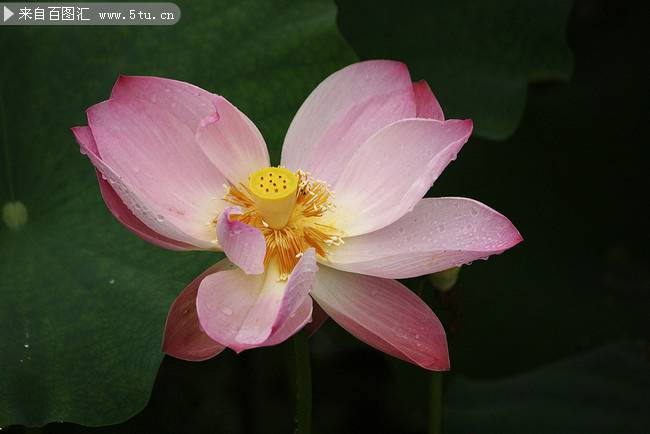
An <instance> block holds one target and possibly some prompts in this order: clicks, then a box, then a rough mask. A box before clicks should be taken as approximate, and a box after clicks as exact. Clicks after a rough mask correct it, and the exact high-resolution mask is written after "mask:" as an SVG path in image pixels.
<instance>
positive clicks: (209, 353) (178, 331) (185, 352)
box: [163, 259, 233, 361]
mask: <svg viewBox="0 0 650 434" xmlns="http://www.w3.org/2000/svg"><path fill="white" fill-rule="evenodd" d="M232 267H233V265H232V264H230V262H229V261H228V260H227V259H224V260H222V261H220V262H219V263H217V264H216V265H214V266H212V267H210V268H208V269H207V270H206V271H205V272H204V273H203V274H201V275H200V276H199V277H197V278H196V279H194V280H193V281H192V283H190V284H189V285H188V286H187V288H185V289H184V290H183V292H181V294H180V295H179V296H178V297H177V298H176V300H175V301H174V303H173V304H172V306H171V308H170V309H169V314H168V315H167V323H166V324H165V335H164V341H163V351H164V352H165V353H167V354H169V355H170V356H173V357H176V358H177V359H182V360H189V361H200V360H206V359H209V358H212V357H214V356H216V355H217V354H219V353H220V352H221V351H223V350H224V349H225V347H224V346H223V345H221V344H220V343H218V342H215V341H214V340H212V339H211V338H210V337H209V336H208V335H206V334H205V332H204V331H203V330H202V329H201V327H200V325H199V318H198V315H197V313H196V294H197V292H198V289H199V284H200V283H201V281H202V280H203V279H204V278H205V277H207V276H209V275H210V274H214V273H218V272H222V271H224V270H228V269H232Z"/></svg>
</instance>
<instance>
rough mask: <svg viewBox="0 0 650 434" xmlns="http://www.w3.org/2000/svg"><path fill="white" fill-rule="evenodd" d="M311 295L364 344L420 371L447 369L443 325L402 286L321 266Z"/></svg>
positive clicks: (392, 281)
mask: <svg viewBox="0 0 650 434" xmlns="http://www.w3.org/2000/svg"><path fill="white" fill-rule="evenodd" d="M311 294H312V297H313V298H314V300H316V302H317V303H318V304H319V305H320V306H321V307H322V308H323V310H325V312H327V314H328V315H329V316H331V317H332V319H333V320H334V321H336V322H337V323H338V324H339V325H341V327H343V328H344V329H346V330H347V331H348V332H350V333H351V334H353V335H354V336H356V337H357V338H359V339H361V340H362V341H364V342H366V343H367V344H368V345H371V346H373V347H375V348H377V349H378V350H380V351H383V352H385V353H387V354H390V355H392V356H395V357H398V358H400V359H402V360H405V361H407V362H410V363H414V364H416V365H419V366H421V367H423V368H425V369H429V370H432V371H446V370H448V369H449V353H448V350H447V339H446V337H445V331H444V329H443V328H442V324H440V321H439V320H438V318H437V317H436V315H435V314H434V313H433V312H432V311H431V309H430V308H429V306H427V305H426V304H425V303H424V302H423V301H422V300H420V299H419V298H418V297H417V296H416V295H415V294H414V293H413V292H411V291H410V290H409V289H408V288H407V287H405V286H404V285H402V284H401V283H399V282H397V281H395V280H390V279H381V278H379V277H374V276H364V275H361V274H353V273H346V272H343V271H338V270H334V269H332V268H328V267H321V270H320V271H319V272H318V275H317V278H316V281H315V283H314V289H313V290H312V292H311Z"/></svg>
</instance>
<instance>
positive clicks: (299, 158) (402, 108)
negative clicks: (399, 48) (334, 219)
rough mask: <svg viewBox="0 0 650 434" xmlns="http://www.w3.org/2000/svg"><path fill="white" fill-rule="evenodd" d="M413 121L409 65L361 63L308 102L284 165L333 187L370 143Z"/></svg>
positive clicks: (332, 77) (329, 82) (325, 84)
mask: <svg viewBox="0 0 650 434" xmlns="http://www.w3.org/2000/svg"><path fill="white" fill-rule="evenodd" d="M411 117H415V100H414V94H413V86H412V84H411V78H410V76H409V73H408V69H407V68H406V66H405V65H404V64H402V63H399V62H393V61H388V60H374V61H367V62H361V63H355V64H353V65H350V66H348V67H346V68H343V69H341V70H340V71H337V72H335V73H334V74H332V75H330V76H329V77H328V78H326V79H325V80H324V81H323V82H322V83H321V84H319V85H318V87H317V88H316V89H315V90H314V91H313V92H312V93H311V95H309V97H308V98H307V99H306V100H305V102H304V103H303V105H302V106H301V107H300V110H298V113H297V114H296V116H295V117H294V119H293V121H292V122H291V126H290V127H289V131H288V132H287V136H286V138H285V141H284V146H283V148H282V164H283V165H285V166H286V167H288V168H289V169H292V170H296V169H302V170H305V171H308V172H311V174H312V175H313V176H314V177H315V178H318V179H322V180H324V181H327V182H329V183H330V184H333V183H334V182H335V181H336V180H337V178H338V176H339V175H340V173H341V171H342V169H343V167H344V163H345V162H346V161H347V160H349V159H350V157H351V156H352V155H353V153H354V152H355V150H356V149H357V148H358V147H359V146H361V144H362V143H364V142H365V140H366V139H367V138H368V137H370V136H371V135H372V134H374V133H375V132H376V131H378V130H379V129H381V128H382V127H384V126H386V125H388V124H390V123H391V122H394V121H396V120H399V119H404V118H411Z"/></svg>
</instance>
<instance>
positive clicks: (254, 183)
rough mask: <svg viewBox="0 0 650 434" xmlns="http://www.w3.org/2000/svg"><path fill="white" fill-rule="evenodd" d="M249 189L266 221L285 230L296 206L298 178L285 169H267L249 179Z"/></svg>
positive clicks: (271, 225)
mask: <svg viewBox="0 0 650 434" xmlns="http://www.w3.org/2000/svg"><path fill="white" fill-rule="evenodd" d="M248 189H249V190H250V192H251V193H252V195H253V200H254V201H255V207H256V208H257V210H258V211H259V213H260V214H261V215H262V217H263V218H264V221H265V222H266V223H267V224H268V225H269V226H270V227H272V228H274V229H281V228H283V227H284V226H285V225H286V224H287V222H288V221H289V217H291V213H292V212H293V208H294V206H295V205H296V191H297V190H298V177H297V176H296V175H295V174H294V173H293V172H291V171H290V170H289V169H285V168H284V167H265V168H264V169H261V170H258V171H257V172H255V173H253V174H252V175H251V176H249V177H248Z"/></svg>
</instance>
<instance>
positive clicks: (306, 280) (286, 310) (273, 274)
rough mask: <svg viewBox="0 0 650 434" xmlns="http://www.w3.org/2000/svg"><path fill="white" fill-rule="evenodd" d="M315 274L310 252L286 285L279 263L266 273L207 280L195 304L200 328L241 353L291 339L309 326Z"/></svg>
mask: <svg viewBox="0 0 650 434" xmlns="http://www.w3.org/2000/svg"><path fill="white" fill-rule="evenodd" d="M316 270H317V266H316V260H315V255H314V253H313V251H311V252H310V251H308V252H305V254H304V255H303V257H302V258H301V259H300V261H299V262H298V264H297V265H296V267H295V269H294V271H293V273H292V274H291V276H289V279H288V280H287V281H281V280H280V279H279V277H280V276H279V272H278V270H277V265H276V264H274V263H271V264H269V266H268V267H267V270H266V273H265V274H255V275H251V274H245V273H243V272H242V271H241V270H228V271H224V272H221V273H216V274H212V275H210V276H207V277H206V278H205V279H203V281H202V282H201V284H200V286H199V292H198V296H197V300H196V305H197V312H198V315H199V321H200V323H201V326H202V327H203V329H204V330H205V332H206V333H207V334H208V336H210V337H211V338H212V339H214V340H215V341H217V342H220V343H222V344H223V345H226V346H227V347H229V348H232V349H233V350H235V351H237V352H241V351H244V350H246V349H249V348H254V347H261V346H266V345H269V344H271V343H277V342H279V341H280V340H283V339H286V338H287V337H289V336H290V335H291V334H293V333H295V332H296V331H298V330H299V329H300V327H302V326H303V325H304V324H305V323H306V322H307V321H309V316H310V315H311V306H310V305H307V306H305V303H306V302H305V300H306V299H308V298H309V290H310V289H311V287H312V284H313V280H314V274H315V273H316ZM307 303H308V302H307ZM288 323H290V324H288Z"/></svg>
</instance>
